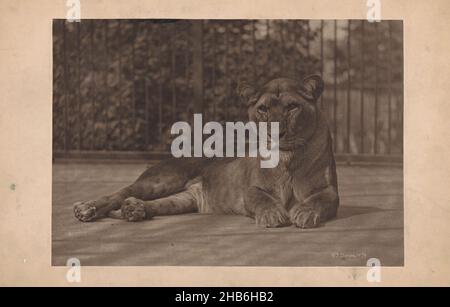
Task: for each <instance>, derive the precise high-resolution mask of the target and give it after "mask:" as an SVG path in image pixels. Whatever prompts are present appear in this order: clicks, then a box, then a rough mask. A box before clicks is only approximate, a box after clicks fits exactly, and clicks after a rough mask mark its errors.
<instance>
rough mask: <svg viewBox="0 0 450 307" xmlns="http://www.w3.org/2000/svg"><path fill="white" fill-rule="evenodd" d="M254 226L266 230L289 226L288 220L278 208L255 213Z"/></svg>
mask: <svg viewBox="0 0 450 307" xmlns="http://www.w3.org/2000/svg"><path fill="white" fill-rule="evenodd" d="M255 220H256V225H258V226H264V227H267V228H275V227H283V226H289V225H291V222H290V221H289V218H288V217H287V216H286V215H285V214H284V213H283V212H281V211H280V210H279V209H278V208H276V207H272V208H264V209H262V210H260V211H259V212H257V213H256V216H255Z"/></svg>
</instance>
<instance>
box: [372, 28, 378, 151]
mask: <svg viewBox="0 0 450 307" xmlns="http://www.w3.org/2000/svg"><path fill="white" fill-rule="evenodd" d="M378 39H379V38H378V22H375V106H374V108H375V110H374V125H373V126H374V138H373V143H374V144H373V150H374V153H375V154H377V153H378Z"/></svg>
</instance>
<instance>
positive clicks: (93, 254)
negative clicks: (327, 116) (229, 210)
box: [52, 163, 403, 266]
mask: <svg viewBox="0 0 450 307" xmlns="http://www.w3.org/2000/svg"><path fill="white" fill-rule="evenodd" d="M145 167H146V165H145V164H138V163H133V164H130V163H127V164H123V163H122V164H119V163H95V164H92V163H56V164H54V165H53V213H52V239H53V242H52V264H53V265H55V266H61V265H65V264H66V261H67V259H69V258H72V257H76V258H78V259H80V261H81V265H95V266H115V265H121V266H137V265H146V266H153V265H155V266H156V265H170V266H365V265H366V262H367V259H369V258H373V257H375V258H379V259H380V261H381V265H382V266H402V265H403V174H402V169H401V168H400V167H386V166H383V167H381V166H376V167H375V166H338V179H339V190H340V197H341V207H340V209H339V212H338V217H337V218H336V219H335V220H333V221H330V222H327V223H326V224H324V225H323V226H321V227H320V228H317V229H310V230H301V229H297V228H295V227H287V228H278V229H265V228H257V227H256V226H255V225H254V224H253V220H251V219H249V218H246V217H241V216H213V215H201V214H186V215H179V216H166V217H156V218H154V219H153V220H148V221H144V222H140V223H129V222H126V221H121V220H113V219H103V220H100V221H97V222H94V223H81V222H79V221H77V220H76V219H75V218H74V217H73V212H72V204H73V203H74V202H75V201H78V200H89V199H93V198H97V197H99V196H102V195H104V194H109V193H111V192H113V191H115V190H116V189H118V188H120V187H123V186H125V185H127V184H129V183H131V182H132V181H134V180H135V179H136V177H137V176H138V175H139V174H140V173H141V172H142V171H143V170H144V169H145Z"/></svg>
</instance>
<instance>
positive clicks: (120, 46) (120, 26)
mask: <svg viewBox="0 0 450 307" xmlns="http://www.w3.org/2000/svg"><path fill="white" fill-rule="evenodd" d="M117 31H118V32H119V33H118V40H119V46H118V52H119V76H118V77H119V80H118V88H119V108H118V112H119V123H118V125H119V142H118V143H119V149H121V146H122V39H121V38H122V24H121V20H120V19H119V21H118V25H117Z"/></svg>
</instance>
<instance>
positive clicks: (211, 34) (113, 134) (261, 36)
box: [53, 20, 403, 153]
mask: <svg viewBox="0 0 450 307" xmlns="http://www.w3.org/2000/svg"><path fill="white" fill-rule="evenodd" d="M363 24H364V30H363V29H361V27H362V25H363ZM192 27H193V22H192V21H189V20H82V21H81V22H80V23H70V22H66V21H64V20H55V21H54V23H53V149H54V150H154V151H160V150H167V148H168V146H169V144H170V141H171V135H170V127H171V126H172V124H173V123H174V122H175V121H178V120H185V121H191V120H192V114H193V112H194V109H193V108H194V95H193V83H194V80H193V65H192V63H193V61H194V59H193V56H194V55H193V47H194V46H195V45H196V44H197V45H198V44H201V45H202V46H203V56H202V58H201V59H200V60H201V61H202V63H203V80H202V84H203V98H204V103H203V105H204V110H203V114H204V121H209V120H217V121H225V120H232V121H237V120H245V118H246V114H245V109H243V106H242V105H241V103H240V101H239V99H238V98H237V97H236V93H235V88H236V85H237V83H238V82H240V81H242V80H246V81H250V82H254V83H255V84H256V85H262V84H263V83H265V82H267V81H269V80H270V79H273V78H275V77H291V78H295V79H301V78H302V77H303V76H305V75H307V74H311V73H322V75H323V77H324V79H325V81H326V83H327V86H326V91H325V93H324V96H323V99H322V101H321V103H322V105H323V106H324V107H325V109H326V110H327V112H328V114H329V116H330V122H331V124H332V125H331V126H332V129H333V130H334V131H335V133H334V138H335V142H336V145H335V147H336V150H337V151H341V152H354V153H360V152H381V153H383V152H387V151H388V150H389V151H392V152H401V151H402V138H403V131H402V125H403V122H402V112H403V97H402V90H403V79H402V78H403V65H402V63H403V53H402V48H403V37H402V24H401V22H391V23H390V24H388V23H387V22H381V23H379V24H377V25H374V24H369V23H367V22H360V21H353V22H351V24H350V28H348V23H347V22H343V21H339V22H336V32H334V21H325V22H321V21H306V20H205V21H203V35H202V36H203V37H200V38H199V37H196V36H195V35H193V31H192ZM321 27H323V29H324V31H323V32H321V31H320V28H321ZM376 27H378V28H377V29H376ZM321 33H323V35H321ZM349 33H350V37H351V41H350V47H351V48H350V50H351V53H349V52H348V34H349ZM335 38H336V39H335ZM363 41H364V50H363V43H362V42H363ZM321 42H322V43H323V44H321ZM197 60H198V59H197ZM349 63H350V64H349ZM375 64H376V65H375ZM375 67H376V71H375ZM349 80H350V83H349ZM363 80H364V87H365V94H364V97H365V99H364V100H365V102H364V103H363V105H364V106H365V107H364V111H365V113H364V114H362V113H361V101H360V100H361V99H360V96H361V86H362V81H363ZM375 83H376V84H377V88H376V91H375V89H374V84H375ZM389 93H390V97H391V98H390V103H389V101H388V97H387V95H388V94H389ZM347 95H350V96H349V97H347ZM375 95H377V96H378V97H377V99H378V100H379V103H378V108H379V109H377V119H376V120H377V124H376V125H375V117H374V116H373V115H374V112H375V109H374V107H375V103H374V99H375V98H374V97H375ZM349 104H351V105H350V109H351V110H350V112H348V111H349ZM387 106H390V107H389V109H390V112H389V109H387ZM361 116H362V118H363V126H364V127H362V126H361ZM387 121H388V122H387ZM347 122H350V123H351V125H350V128H351V129H347V125H348V124H347ZM388 126H390V130H391V133H390V141H389V143H390V144H391V145H392V146H390V148H389V149H388V145H387V143H388V139H389V136H388V135H387V132H386V131H387V129H388ZM375 128H376V129H377V130H379V131H377V134H378V135H379V138H378V144H377V147H376V148H375V145H374V142H373V139H374V134H375ZM360 140H361V141H360Z"/></svg>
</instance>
